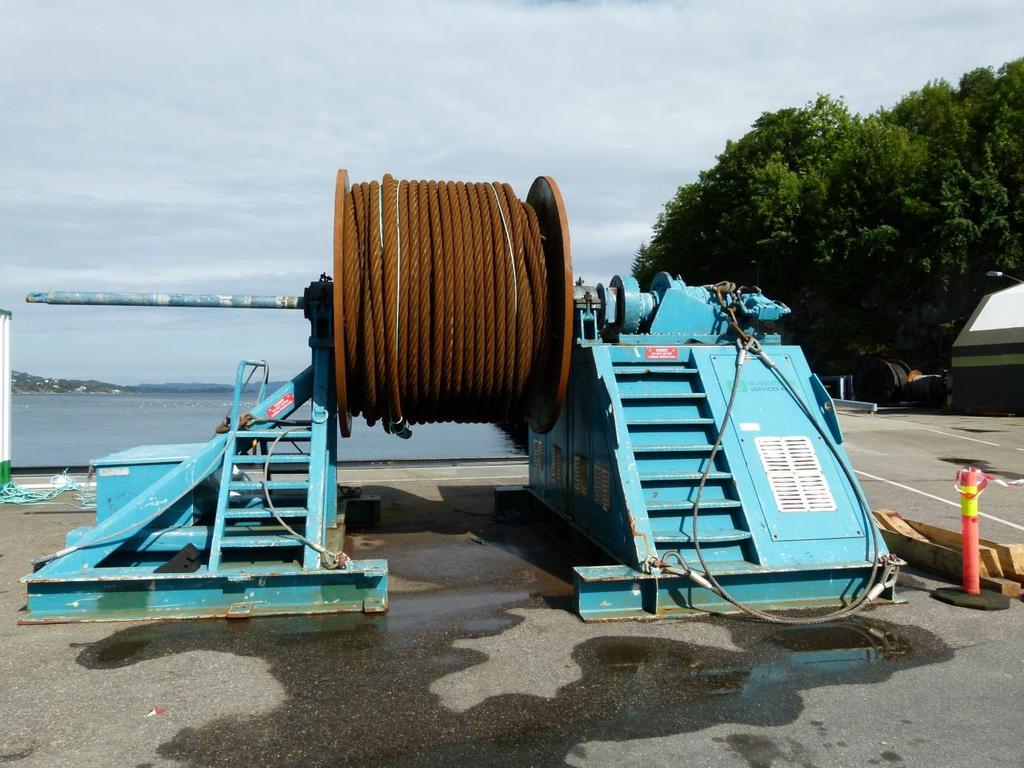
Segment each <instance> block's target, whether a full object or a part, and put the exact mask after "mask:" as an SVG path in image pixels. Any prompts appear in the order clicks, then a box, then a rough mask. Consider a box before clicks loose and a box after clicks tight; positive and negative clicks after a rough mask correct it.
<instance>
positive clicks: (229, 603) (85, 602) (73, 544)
mask: <svg viewBox="0 0 1024 768" xmlns="http://www.w3.org/2000/svg"><path fill="white" fill-rule="evenodd" d="M319 307H322V308H321V309H318V308H319ZM307 313H309V315H310V319H311V323H312V326H313V329H314V330H313V333H312V335H311V337H310V346H311V348H312V358H313V359H312V365H311V366H310V367H308V368H306V369H305V370H304V371H303V372H302V373H300V374H299V375H297V376H296V377H295V378H293V379H292V380H291V381H289V382H287V383H286V384H284V385H283V386H282V387H280V388H279V389H278V390H277V391H276V392H274V393H272V394H271V395H270V396H268V397H263V398H262V400H261V402H259V404H258V405H256V407H255V408H253V409H252V411H251V415H252V416H253V417H254V418H255V419H257V420H269V421H271V422H274V421H281V420H286V419H288V417H289V416H290V415H291V414H292V413H293V412H294V411H295V410H296V409H298V408H299V407H300V406H302V405H303V404H304V403H306V402H307V401H309V402H310V405H311V423H310V433H311V434H310V456H309V459H308V460H309V478H308V495H307V505H308V517H307V521H306V531H307V536H310V537H311V538H313V539H314V540H316V541H318V543H320V544H321V545H322V546H327V547H328V548H332V549H340V548H341V544H342V541H343V537H344V529H343V526H338V525H337V520H336V512H337V510H336V493H337V477H336V461H337V413H336V405H335V404H334V403H335V398H334V396H333V392H332V390H331V381H332V377H331V375H330V374H331V370H332V369H331V365H332V356H331V354H330V340H331V337H332V334H331V330H330V314H329V313H330V310H329V302H327V303H320V304H314V306H312V307H310V306H309V305H308V304H307ZM247 364H248V365H252V364H253V363H252V362H250V361H244V362H243V364H242V365H240V367H239V375H238V384H237V385H236V392H235V399H234V402H233V405H232V411H231V417H230V431H229V432H228V433H226V434H219V435H217V436H215V437H214V438H213V439H211V440H210V441H209V442H207V443H205V444H196V445H193V446H171V447H170V448H171V449H173V450H169V451H164V452H161V450H160V448H159V447H153V448H148V449H140V450H139V451H136V452H131V451H129V452H126V453H125V454H124V457H125V458H124V461H123V462H122V463H121V464H120V465H119V464H118V462H117V460H116V457H115V458H114V461H113V464H112V465H111V466H109V467H103V466H101V467H100V470H99V471H100V472H103V471H104V469H110V470H111V471H112V472H118V473H121V472H124V473H125V474H127V473H129V472H131V471H132V468H133V466H137V465H133V463H132V458H131V457H132V456H133V455H135V456H138V457H139V460H140V461H141V462H142V465H147V464H151V463H152V462H153V461H154V460H157V461H158V462H159V460H160V456H161V455H163V456H165V457H170V456H174V458H171V459H168V461H167V463H166V464H165V465H163V467H164V470H165V471H164V472H163V473H162V474H159V475H158V476H157V478H156V479H155V480H153V478H152V475H147V474H145V473H144V472H141V473H140V476H141V477H143V478H145V480H144V481H143V485H142V487H139V488H138V489H137V493H136V494H135V495H134V496H132V498H131V499H130V500H128V501H127V502H126V503H124V504H123V505H122V506H120V507H118V508H116V509H111V510H109V512H108V513H106V514H104V515H98V516H97V521H96V525H94V526H93V527H91V528H85V529H77V530H75V531H72V532H71V534H69V536H68V541H67V547H68V549H67V550H65V552H64V553H63V554H62V555H61V556H58V557H56V558H55V559H52V560H51V561H50V562H48V563H46V564H45V565H44V566H43V567H42V568H41V569H39V570H38V571H36V572H34V573H32V574H29V575H28V576H25V577H24V578H23V579H22V582H23V583H25V585H26V589H27V594H28V613H27V615H26V616H25V617H23V618H22V619H21V620H20V621H21V623H47V622H68V621H112V620H134V619H158V618H203V617H217V616H249V615H261V614H288V613H327V612H339V611H366V612H383V611H386V610H387V604H388V602H387V581H388V579H387V563H386V561H384V560H363V561H349V563H348V564H347V566H346V567H345V568H339V569H334V570H330V569H326V568H323V567H322V566H321V563H320V555H319V553H318V552H317V551H316V550H315V549H313V548H312V547H309V546H305V547H304V554H303V558H302V563H301V565H300V564H298V563H292V562H281V561H270V562H266V561H259V560H256V559H254V560H253V561H251V562H232V563H225V562H222V561H220V560H219V558H217V560H216V561H214V562H209V563H207V564H204V565H200V566H199V568H198V570H196V571H195V572H192V573H157V572H156V568H157V567H158V566H159V565H161V564H162V563H164V562H166V560H167V558H166V557H159V556H157V557H156V558H155V559H154V557H153V555H154V553H171V552H176V551H178V550H180V549H181V547H183V546H185V544H189V543H190V544H193V545H194V546H196V547H197V548H198V549H200V550H201V551H204V550H205V549H206V545H207V544H210V545H211V549H210V550H208V551H211V552H212V551H215V550H214V549H213V548H212V545H213V540H214V539H215V538H219V535H220V532H221V531H222V530H223V525H224V515H225V510H226V509H227V500H228V496H229V488H228V485H229V483H222V484H221V488H220V495H219V499H218V509H217V513H216V518H215V520H214V523H213V524H212V525H211V524H209V523H207V524H203V523H201V521H199V520H197V519H194V518H195V517H196V508H195V505H194V504H193V501H192V494H193V493H194V492H195V491H196V489H197V487H198V486H199V485H200V484H201V483H203V482H204V481H205V480H207V479H208V478H211V477H213V476H215V474H216V473H217V472H219V471H222V472H223V473H224V475H225V476H226V477H228V478H230V477H231V472H230V469H231V468H230V466H227V467H226V471H225V465H226V463H227V461H228V458H227V457H230V456H233V455H235V450H234V449H233V446H234V444H235V443H236V442H237V441H240V440H247V439H249V437H250V436H252V435H261V436H262V435H264V434H265V433H266V434H268V435H269V433H267V431H266V430H263V431H260V429H259V428H256V429H255V430H248V431H245V430H240V429H239V425H240V422H239V400H240V397H241V381H242V378H241V377H242V374H243V371H244V370H245V366H246V365H247ZM256 365H261V364H260V363H256ZM261 393H262V389H261ZM275 458H278V459H286V458H287V457H286V456H282V457H275ZM99 463H100V464H102V462H99ZM158 466H160V465H159V464H158ZM151 480H152V482H150V481H151ZM218 551H219V550H218ZM112 557H114V558H116V560H117V564H116V565H112V564H108V563H105V561H107V560H108V558H112Z"/></svg>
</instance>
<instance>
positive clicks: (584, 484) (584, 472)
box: [572, 453, 590, 496]
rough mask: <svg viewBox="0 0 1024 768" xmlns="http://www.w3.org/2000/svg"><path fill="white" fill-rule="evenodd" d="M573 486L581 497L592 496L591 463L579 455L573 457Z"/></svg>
mask: <svg viewBox="0 0 1024 768" xmlns="http://www.w3.org/2000/svg"><path fill="white" fill-rule="evenodd" d="M572 485H573V488H575V489H576V493H578V494H579V495H580V496H589V495H590V462H588V461H587V457H586V456H583V455H582V454H579V453H577V454H575V455H574V456H573V457H572Z"/></svg>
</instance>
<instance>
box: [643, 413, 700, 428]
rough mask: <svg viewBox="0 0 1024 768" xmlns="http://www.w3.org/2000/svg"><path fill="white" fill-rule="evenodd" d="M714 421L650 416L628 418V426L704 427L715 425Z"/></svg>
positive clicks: (696, 418)
mask: <svg viewBox="0 0 1024 768" xmlns="http://www.w3.org/2000/svg"><path fill="white" fill-rule="evenodd" d="M714 423H715V420H714V419H707V418H703V417H693V418H688V417H681V416H648V415H636V416H629V415H627V416H626V424H628V425H629V426H634V425H636V426H644V425H647V424H667V425H671V426H684V425H688V424H696V425H704V424H714Z"/></svg>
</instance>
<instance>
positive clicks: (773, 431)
mask: <svg viewBox="0 0 1024 768" xmlns="http://www.w3.org/2000/svg"><path fill="white" fill-rule="evenodd" d="M661 288H662V292H661V294H660V295H658V299H657V301H656V308H655V309H654V310H653V314H652V315H650V316H646V317H645V318H644V321H643V322H644V323H645V325H644V326H643V327H646V328H648V329H649V330H650V333H630V334H621V333H620V334H615V335H614V336H613V337H611V338H609V335H608V333H607V326H606V327H605V328H602V327H601V325H600V323H598V324H597V327H596V328H595V327H594V321H595V318H596V317H600V314H601V313H596V314H595V313H594V312H593V310H592V308H591V307H590V306H588V305H583V304H581V305H579V306H578V312H577V344H576V347H575V350H574V353H573V361H572V368H571V374H570V383H569V394H568V397H567V400H566V407H565V409H564V410H563V412H562V414H561V416H560V418H559V420H558V423H557V424H556V425H555V427H554V429H553V430H552V431H551V432H549V433H547V434H546V435H540V434H535V433H531V434H530V443H529V449H530V488H531V491H532V493H533V495H534V497H535V498H537V499H539V500H540V501H541V502H542V503H543V504H544V505H545V506H547V507H548V508H550V509H551V510H553V511H554V512H556V513H557V514H559V515H560V516H561V517H563V518H565V519H566V520H567V521H568V522H570V523H571V524H572V525H573V526H575V527H576V528H578V529H579V530H580V531H582V532H583V533H584V534H586V535H587V536H588V537H589V538H590V539H591V540H593V541H594V542H595V543H596V544H597V545H598V546H600V547H601V548H602V549H603V550H604V551H605V552H606V553H608V555H609V556H610V557H611V559H612V560H614V561H616V562H618V563H620V565H614V566H596V567H580V568H576V569H575V573H574V580H575V584H574V586H575V591H576V599H577V609H578V611H579V613H580V615H581V616H583V618H585V619H594V620H603V619H614V618H657V617H664V616H683V615H689V614H692V613H693V612H694V611H716V612H717V611H730V610H735V609H734V608H733V606H731V605H729V604H728V603H726V602H725V601H724V600H722V599H721V598H720V597H718V596H717V595H715V594H713V593H712V592H710V591H708V590H706V589H702V588H700V587H698V586H697V585H696V584H695V583H693V582H692V581H690V580H689V579H687V578H685V577H678V576H672V575H665V574H664V572H663V571H658V569H657V568H652V565H651V564H652V562H656V561H657V560H658V559H659V558H661V557H662V556H664V555H665V554H666V552H668V551H670V550H671V551H678V552H680V553H681V554H682V555H683V556H684V557H685V558H686V560H687V562H688V563H689V565H690V566H691V567H693V568H694V570H695V571H697V572H701V571H702V569H701V568H700V566H699V563H698V561H697V559H696V556H695V553H694V550H693V540H692V538H693V526H692V515H691V514H690V511H691V509H692V502H693V499H694V496H695V490H696V485H697V479H698V478H699V477H700V474H701V472H702V471H703V470H704V469H705V467H706V464H707V459H708V457H709V455H710V449H711V444H712V443H713V442H714V440H715V438H716V437H717V435H718V429H719V427H723V428H724V431H725V434H724V435H723V438H722V447H721V450H720V452H719V454H718V456H717V457H716V460H715V466H714V467H713V468H712V471H711V474H710V476H709V482H708V484H707V486H706V487H705V490H704V493H703V495H702V501H701V514H700V529H699V536H700V541H701V549H702V552H703V554H704V557H705V559H706V560H707V562H708V564H709V567H710V570H711V571H712V572H713V573H714V574H715V575H716V577H717V578H719V580H720V582H721V583H722V584H723V586H725V587H726V588H727V589H728V590H729V592H731V593H733V594H734V595H735V596H736V597H738V598H739V599H741V600H742V601H744V602H747V603H751V604H754V605H757V606H758V607H760V608H762V609H765V608H768V609H771V608H775V609H778V608H794V607H810V606H819V605H831V606H835V605H837V604H838V603H839V602H840V601H843V600H846V601H848V600H850V599H851V598H853V597H855V596H856V595H858V594H859V593H860V592H861V590H862V589H863V587H864V586H865V584H866V583H867V581H868V579H869V576H870V573H871V570H872V564H873V561H874V554H875V551H874V544H873V542H874V541H877V546H878V554H879V555H886V554H887V549H886V547H885V543H884V541H882V539H881V536H879V535H878V534H877V529H876V528H875V527H874V521H873V520H871V519H870V516H868V515H866V514H865V512H864V510H862V509H861V506H860V502H859V500H858V496H857V492H856V489H855V488H854V486H853V482H856V481H855V480H854V481H852V482H851V478H852V476H853V473H852V468H851V467H850V464H849V459H848V457H847V456H846V454H845V452H844V451H843V449H842V440H843V437H842V433H841V431H840V429H839V424H838V421H837V420H836V417H835V411H834V409H833V407H832V401H831V399H830V398H829V396H828V393H827V392H826V390H825V389H824V387H822V386H821V384H820V382H819V381H818V380H817V377H815V376H814V375H813V374H812V373H811V371H810V369H809V367H808V366H807V363H806V360H805V358H804V356H803V353H802V351H801V350H800V349H799V348H798V347H793V346H782V345H777V344H773V342H777V338H778V337H776V336H774V335H771V334H768V333H762V334H760V338H761V339H762V342H763V343H764V344H765V345H766V349H767V350H768V351H769V353H770V355H771V357H772V359H773V360H774V361H775V363H776V365H777V366H778V368H779V369H780V371H781V372H782V374H783V375H784V376H785V377H786V378H787V380H788V381H790V382H791V383H792V384H793V385H794V386H795V388H796V390H797V392H798V393H799V395H800V397H801V400H802V401H803V403H804V404H805V405H806V406H807V407H808V410H809V411H810V412H811V413H812V414H813V418H814V419H815V420H816V421H817V423H818V425H819V426H820V427H821V429H822V431H824V433H825V435H828V436H829V437H830V438H831V439H830V440H829V442H831V443H832V445H833V447H834V448H835V452H834V453H833V450H832V449H831V448H829V446H828V445H827V443H826V441H825V438H823V437H822V435H821V434H819V431H818V429H816V428H815V427H814V425H813V424H811V422H810V421H809V420H808V418H807V415H806V414H805V413H804V412H803V410H802V409H801V408H800V406H799V405H798V404H797V403H796V402H794V400H793V398H792V396H791V395H790V394H789V393H788V392H787V391H786V390H785V389H784V387H783V385H782V383H781V382H780V381H779V380H778V379H777V378H776V376H775V374H774V373H773V372H772V371H771V369H770V368H768V367H767V366H766V365H765V363H764V362H762V361H761V360H760V359H758V358H752V359H750V360H748V362H747V363H746V365H745V366H744V367H743V368H742V369H741V372H742V375H741V379H740V395H739V396H738V398H737V403H736V406H735V408H734V411H733V414H732V418H731V420H730V422H729V423H728V424H725V425H724V426H723V419H724V417H725V410H726V405H727V401H728V397H729V394H730V391H731V388H732V384H733V380H734V377H735V372H736V359H737V350H736V346H735V338H734V336H732V335H730V332H729V331H728V329H727V328H725V327H723V326H722V325H721V318H720V317H719V315H720V312H718V310H717V308H716V307H715V306H714V305H713V304H711V303H710V302H705V303H704V304H703V305H702V304H700V303H699V302H697V301H695V300H694V297H693V296H691V295H689V293H693V289H689V288H686V287H685V286H683V284H682V283H681V282H678V283H676V282H673V281H671V280H667V279H662V281H661ZM687 291H688V292H689V293H687ZM677 293H678V294H679V295H678V296H676V295H675V294H677ZM756 296H757V297H760V295H759V294H757V295H756ZM697 298H700V297H697ZM626 299H627V300H628V297H626ZM617 301H623V297H622V296H619V297H618V298H617ZM756 303H757V305H758V306H764V307H766V310H765V311H766V312H768V311H771V312H777V313H779V314H782V312H780V311H779V310H777V309H774V308H773V305H772V302H771V301H770V300H767V299H763V297H760V298H757V302H756ZM702 306H703V311H704V312H705V313H706V316H702V315H701V307H702ZM620 314H621V311H620ZM627 315H628V313H627ZM607 317H608V314H607V313H606V314H605V319H606V320H607ZM749 330H751V331H753V329H749ZM768 345H771V346H768ZM760 436H766V437H778V436H785V437H799V438H806V439H808V440H810V441H811V444H812V446H813V448H814V453H815V455H816V456H817V460H818V462H819V464H820V467H821V472H822V475H823V476H824V478H825V481H826V482H827V484H828V486H829V488H830V489H831V491H832V493H833V496H834V498H835V501H836V507H837V508H836V509H835V510H834V511H825V510H812V511H802V512H781V511H780V510H779V509H778V507H777V505H776V502H775V499H774V496H773V494H772V491H771V488H770V487H769V484H768V480H767V475H766V472H765V469H764V466H763V464H762V461H761V458H760V455H759V453H758V450H757V447H756V438H757V437H760ZM866 526H871V529H868V528H867V527H866ZM872 533H873V534H874V536H876V537H877V538H876V539H873V538H872ZM894 598H895V595H894V594H893V592H892V590H891V589H887V590H886V591H885V592H883V594H882V596H881V599H890V600H891V599H894Z"/></svg>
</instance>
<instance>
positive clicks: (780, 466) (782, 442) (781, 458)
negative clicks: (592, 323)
mask: <svg viewBox="0 0 1024 768" xmlns="http://www.w3.org/2000/svg"><path fill="white" fill-rule="evenodd" d="M754 443H755V444H756V445H757V452H758V453H759V454H760V456H761V464H762V465H763V466H764V471H765V474H766V475H767V476H768V485H769V486H770V487H771V489H772V495H773V496H774V497H775V504H776V505H777V506H778V508H779V511H780V512H835V510H836V500H835V499H834V498H833V497H832V489H831V488H829V487H828V482H827V481H826V480H825V475H824V473H823V472H822V471H821V464H819V463H818V456H817V454H816V453H815V452H814V446H813V445H812V444H811V441H810V438H807V437H804V436H798V437H758V438H755V440H754Z"/></svg>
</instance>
